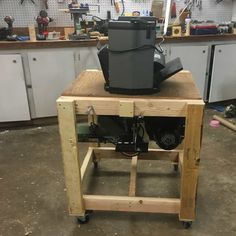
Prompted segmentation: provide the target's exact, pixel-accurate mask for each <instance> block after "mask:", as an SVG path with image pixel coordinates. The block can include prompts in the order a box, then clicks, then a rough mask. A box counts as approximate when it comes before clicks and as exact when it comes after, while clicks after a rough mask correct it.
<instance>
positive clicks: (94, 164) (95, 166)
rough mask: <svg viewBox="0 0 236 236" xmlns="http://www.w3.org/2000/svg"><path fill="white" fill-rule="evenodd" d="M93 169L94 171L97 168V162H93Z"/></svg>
mask: <svg viewBox="0 0 236 236" xmlns="http://www.w3.org/2000/svg"><path fill="white" fill-rule="evenodd" d="M93 167H94V168H95V169H97V168H98V162H97V161H94V162H93Z"/></svg>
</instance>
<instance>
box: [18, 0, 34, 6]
mask: <svg viewBox="0 0 236 236" xmlns="http://www.w3.org/2000/svg"><path fill="white" fill-rule="evenodd" d="M24 1H25V0H21V1H20V4H21V5H22V4H23V3H24ZM30 1H31V2H32V3H33V4H35V1H34V0H30Z"/></svg>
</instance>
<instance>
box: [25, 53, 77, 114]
mask: <svg viewBox="0 0 236 236" xmlns="http://www.w3.org/2000/svg"><path fill="white" fill-rule="evenodd" d="M28 59H29V68H30V75H31V82H32V90H33V98H34V105H35V117H36V118H38V117H49V116H55V115H57V111H56V99H57V98H58V97H59V96H60V95H61V93H62V91H63V90H64V89H65V87H66V86H67V85H68V84H69V83H70V82H71V81H72V80H73V79H75V67H74V53H73V52H72V51H67V50H60V51H44V52H32V53H28Z"/></svg>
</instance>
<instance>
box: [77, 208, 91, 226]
mask: <svg viewBox="0 0 236 236" xmlns="http://www.w3.org/2000/svg"><path fill="white" fill-rule="evenodd" d="M90 213H91V211H85V214H84V215H83V216H78V217H77V221H78V223H79V224H87V223H88V222H89V214H90Z"/></svg>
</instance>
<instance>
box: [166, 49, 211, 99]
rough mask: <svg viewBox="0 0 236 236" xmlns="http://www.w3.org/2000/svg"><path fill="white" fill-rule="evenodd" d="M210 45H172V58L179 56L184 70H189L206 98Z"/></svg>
mask: <svg viewBox="0 0 236 236" xmlns="http://www.w3.org/2000/svg"><path fill="white" fill-rule="evenodd" d="M208 51H209V47H208V46H172V47H171V51H170V54H171V55H170V57H171V59H174V58H176V57H179V58H180V59H181V62H182V64H183V68H184V70H189V71H190V72H191V73H192V75H193V79H194V81H195V83H196V85H197V87H198V89H199V92H200V95H201V96H202V97H204V98H205V96H204V95H205V93H206V91H205V88H207V86H206V84H207V62H208Z"/></svg>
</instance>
